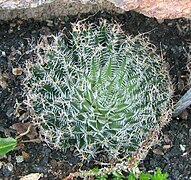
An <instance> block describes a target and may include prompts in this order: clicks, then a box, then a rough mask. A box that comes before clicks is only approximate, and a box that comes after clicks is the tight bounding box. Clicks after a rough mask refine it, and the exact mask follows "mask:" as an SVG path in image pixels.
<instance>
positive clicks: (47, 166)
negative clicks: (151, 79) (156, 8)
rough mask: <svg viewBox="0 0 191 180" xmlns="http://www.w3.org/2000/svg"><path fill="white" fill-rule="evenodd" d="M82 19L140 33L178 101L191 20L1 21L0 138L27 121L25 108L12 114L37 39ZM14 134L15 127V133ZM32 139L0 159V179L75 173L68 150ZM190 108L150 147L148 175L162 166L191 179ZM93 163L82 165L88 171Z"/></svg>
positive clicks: (128, 16) (129, 16)
mask: <svg viewBox="0 0 191 180" xmlns="http://www.w3.org/2000/svg"><path fill="white" fill-rule="evenodd" d="M84 18H87V20H88V21H90V22H96V21H98V19H99V18H105V19H108V21H110V22H111V21H112V22H118V23H120V24H122V29H123V30H124V31H125V33H127V34H131V35H137V34H139V33H145V34H146V36H148V37H149V38H150V41H151V42H152V43H153V44H155V46H156V47H157V51H158V53H159V54H162V55H163V57H164V59H165V61H166V62H167V64H168V69H169V73H170V77H171V80H172V83H173V84H174V89H175V90H174V100H175V101H177V100H178V99H179V98H180V97H181V96H182V95H183V94H184V93H185V92H186V90H187V89H188V88H189V82H188V71H187V68H186V65H187V63H188V61H189V55H188V53H189V43H191V22H190V21H189V20H187V19H183V18H181V19H176V20H164V21H161V20H160V21H157V20H156V19H154V18H148V17H145V16H143V15H141V14H138V13H135V12H133V11H130V12H126V13H124V14H116V13H106V12H98V13H97V14H94V15H91V14H85V15H78V16H71V17H60V18H53V19H50V20H48V21H43V22H39V21H34V20H32V19H29V20H27V21H23V20H20V19H15V20H14V21H10V22H7V21H0V81H1V86H2V87H1V86H0V135H1V137H8V136H12V137H15V136H16V130H14V129H13V128H11V126H12V127H13V125H15V124H16V123H19V125H21V124H24V123H26V122H29V123H30V118H27V115H26V109H25V107H24V106H23V110H22V111H20V112H19V113H20V115H22V116H21V117H17V116H16V114H15V109H16V106H15V104H16V103H21V102H22V101H23V100H24V99H25V96H24V95H23V85H22V81H23V79H24V77H25V76H26V73H25V69H26V62H27V61H30V60H33V58H34V55H33V53H32V51H31V45H32V46H33V47H34V45H35V44H37V42H38V41H39V38H40V37H41V36H42V35H50V34H57V33H58V32H60V31H66V30H67V31H68V30H70V29H71V28H70V23H71V22H76V21H77V20H80V19H84ZM13 68H22V70H23V73H22V75H19V74H18V73H14V74H13V72H12V71H13ZM17 130H18V129H17ZM32 136H33V138H32V139H31V137H24V138H23V139H24V140H26V143H21V144H19V146H18V147H17V149H16V150H14V151H12V152H10V153H8V154H7V155H5V156H2V157H0V178H1V179H15V180H16V179H20V177H21V176H24V175H27V174H30V173H42V174H43V177H41V179H63V178H64V177H66V176H67V175H68V174H69V173H70V172H75V171H78V170H79V168H81V164H80V161H79V159H78V158H76V157H75V156H74V155H73V153H72V151H71V152H66V153H62V152H60V151H59V150H56V149H51V148H50V147H48V146H47V144H46V143H44V142H39V140H38V136H37V135H36V131H35V130H34V132H33V134H32ZM190 160H191V110H190V109H189V108H188V109H187V110H185V111H184V113H183V114H182V115H181V116H180V117H178V118H174V119H172V120H171V122H170V123H169V124H168V125H167V126H166V127H164V129H163V131H162V133H161V142H160V143H159V144H158V145H156V146H155V147H153V149H151V150H150V151H149V153H148V155H147V157H146V159H145V160H144V161H142V162H141V163H140V165H139V169H140V170H142V171H144V172H153V171H155V170H156V169H157V168H161V169H162V171H163V172H167V173H168V174H169V179H172V180H175V179H176V180H178V179H180V180H188V179H191V161H190ZM94 166H95V164H93V163H92V164H88V163H87V164H86V167H85V166H83V167H82V168H92V167H94Z"/></svg>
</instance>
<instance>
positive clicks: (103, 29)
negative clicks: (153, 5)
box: [25, 21, 170, 158]
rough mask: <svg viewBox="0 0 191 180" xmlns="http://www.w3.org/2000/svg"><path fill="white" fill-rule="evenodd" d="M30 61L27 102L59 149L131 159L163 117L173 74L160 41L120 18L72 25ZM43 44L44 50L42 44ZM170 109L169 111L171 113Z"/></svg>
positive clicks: (50, 141)
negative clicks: (134, 32)
mask: <svg viewBox="0 0 191 180" xmlns="http://www.w3.org/2000/svg"><path fill="white" fill-rule="evenodd" d="M72 29H73V30H72V32H71V33H70V35H69V36H68V37H67V38H65V37H64V36H63V35H57V36H54V39H53V40H52V42H51V43H50V44H49V45H46V46H45V47H44V48H43V49H44V51H43V53H44V54H43V55H42V53H41V55H39V56H40V58H39V60H37V61H36V62H35V63H34V64H31V65H30V70H29V75H28V77H27V79H26V81H25V84H26V85H27V87H28V88H27V91H26V93H27V98H28V103H29V104H30V105H31V107H32V108H33V111H34V114H35V117H36V118H37V119H38V120H39V122H40V125H39V126H40V129H41V134H42V136H43V137H44V139H45V140H46V141H47V142H48V143H50V144H52V145H53V146H54V147H60V148H62V149H63V150H67V149H68V148H71V147H73V148H75V149H76V150H77V151H78V152H79V153H80V154H81V155H82V156H83V157H84V158H89V157H95V156H96V155H97V154H98V153H100V152H104V153H105V154H107V155H108V157H118V156H122V157H124V156H129V157H131V156H132V155H133V154H134V153H135V152H136V151H137V150H138V148H139V147H140V146H141V144H142V143H143V142H144V141H145V140H147V138H148V136H149V132H150V131H153V132H154V131H156V130H158V129H160V127H161V126H163V125H164V124H165V123H166V119H165V120H164V118H162V119H163V120H161V117H164V114H166V113H167V112H168V109H169V97H170V95H169V94H170V91H169V80H168V75H167V71H166V70H165V67H164V63H163V60H162V59H161V58H160V56H158V55H157V54H156V51H155V47H154V46H153V45H151V44H150V43H149V42H148V40H147V39H146V38H144V37H143V36H141V35H139V36H136V37H131V36H128V35H125V34H124V33H123V31H122V30H121V29H120V27H119V25H118V24H114V25H111V24H107V23H105V21H101V22H100V24H99V25H95V24H89V25H87V24H86V25H85V24H80V23H77V24H74V25H73V28H72ZM41 50H42V49H41ZM168 113H169V112H168Z"/></svg>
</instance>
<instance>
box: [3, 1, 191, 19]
mask: <svg viewBox="0 0 191 180" xmlns="http://www.w3.org/2000/svg"><path fill="white" fill-rule="evenodd" d="M102 9H103V10H107V11H117V12H123V11H129V10H135V11H137V12H140V13H142V14H144V15H146V16H149V17H156V18H157V19H164V18H168V19H173V18H179V17H187V18H189V17H190V16H191V15H190V14H191V0H182V1H180V0H165V1H164V0H0V19H1V20H10V19H14V18H21V19H27V18H34V19H41V20H42V19H48V18H51V17H53V16H66V15H75V14H78V13H88V12H93V13H94V12H97V11H99V10H102Z"/></svg>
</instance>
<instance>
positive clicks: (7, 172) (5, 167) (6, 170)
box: [2, 163, 13, 177]
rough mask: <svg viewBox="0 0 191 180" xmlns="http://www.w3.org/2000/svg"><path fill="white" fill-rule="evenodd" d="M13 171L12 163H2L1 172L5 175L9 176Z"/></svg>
mask: <svg viewBox="0 0 191 180" xmlns="http://www.w3.org/2000/svg"><path fill="white" fill-rule="evenodd" d="M12 172H13V165H12V164H11V163H7V164H4V165H3V170H2V173H3V175H4V176H5V177H9V176H10V175H11V174H12Z"/></svg>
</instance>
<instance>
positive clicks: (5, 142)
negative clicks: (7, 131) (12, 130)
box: [0, 137, 17, 155]
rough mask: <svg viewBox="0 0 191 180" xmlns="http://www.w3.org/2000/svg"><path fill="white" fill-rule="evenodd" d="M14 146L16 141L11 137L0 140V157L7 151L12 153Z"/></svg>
mask: <svg viewBox="0 0 191 180" xmlns="http://www.w3.org/2000/svg"><path fill="white" fill-rule="evenodd" d="M16 145H17V140H16V139H14V138H12V137H8V138H0V155H4V154H6V153H8V152H9V151H12V150H13V149H15V147H16Z"/></svg>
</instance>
